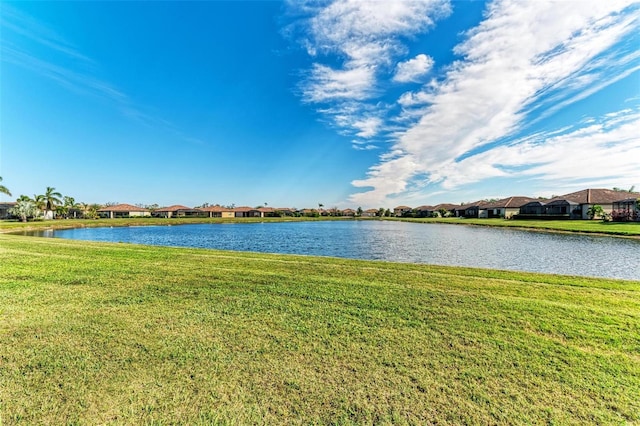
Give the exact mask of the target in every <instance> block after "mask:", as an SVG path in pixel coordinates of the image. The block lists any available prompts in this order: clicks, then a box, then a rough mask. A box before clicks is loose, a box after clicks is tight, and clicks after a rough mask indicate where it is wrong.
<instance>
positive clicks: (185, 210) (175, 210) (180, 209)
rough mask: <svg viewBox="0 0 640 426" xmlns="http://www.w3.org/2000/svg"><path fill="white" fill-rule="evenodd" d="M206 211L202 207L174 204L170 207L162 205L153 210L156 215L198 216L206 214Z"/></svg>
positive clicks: (168, 216)
mask: <svg viewBox="0 0 640 426" xmlns="http://www.w3.org/2000/svg"><path fill="white" fill-rule="evenodd" d="M204 215H205V213H204V212H203V211H202V210H201V209H195V208H194V209H192V208H191V207H187V206H181V205H173V206H169V207H162V208H159V209H156V210H155V211H154V212H153V216H156V217H167V218H170V217H198V216H204Z"/></svg>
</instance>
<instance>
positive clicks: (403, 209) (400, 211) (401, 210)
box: [393, 206, 411, 217]
mask: <svg viewBox="0 0 640 426" xmlns="http://www.w3.org/2000/svg"><path fill="white" fill-rule="evenodd" d="M407 213H411V207H409V206H398V207H394V208H393V215H394V216H395V217H403V216H405V215H406V214H407Z"/></svg>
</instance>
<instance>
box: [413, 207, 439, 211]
mask: <svg viewBox="0 0 640 426" xmlns="http://www.w3.org/2000/svg"><path fill="white" fill-rule="evenodd" d="M416 210H417V211H419V212H431V211H434V210H435V207H433V206H419V207H416Z"/></svg>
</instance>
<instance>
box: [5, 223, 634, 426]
mask: <svg viewBox="0 0 640 426" xmlns="http://www.w3.org/2000/svg"><path fill="white" fill-rule="evenodd" d="M0 269H1V273H0V301H1V302H0V380H1V383H0V418H1V423H2V424H14V423H21V424H64V423H111V422H113V423H132V424H142V423H155V424H170V423H185V424H198V423H201V424H212V423H214V424H215V423H220V424H227V423H231V424H247V423H254V424H285V423H287V424H296V423H304V424H310V423H311V424H313V423H316V424H326V423H338V424H371V423H376V424H381V423H382V424H384V423H394V424H425V423H429V422H437V423H442V424H447V423H452V424H460V423H469V424H479V423H480V424H495V423H505V424H506V423H509V424H514V423H515V424H518V423H521V424H522V423H561V424H562V423H598V422H599V423H624V422H639V421H640V400H639V399H638V395H640V282H623V281H614V280H603V279H586V278H575V277H560V276H551V275H540V274H530V273H514V272H501V271H488V270H477V269H467V268H450V267H433V266H426V265H407V264H390V263H382V262H366V261H354V260H342V259H325V258H312V257H296V256H282V255H262V254H260V255H258V254H254V253H235V252H221V251H210V250H196V249H176V248H162V247H145V246H135V245H127V244H100V243H89V242H82V241H71V240H58V239H39V238H29V237H23V236H15V235H0Z"/></svg>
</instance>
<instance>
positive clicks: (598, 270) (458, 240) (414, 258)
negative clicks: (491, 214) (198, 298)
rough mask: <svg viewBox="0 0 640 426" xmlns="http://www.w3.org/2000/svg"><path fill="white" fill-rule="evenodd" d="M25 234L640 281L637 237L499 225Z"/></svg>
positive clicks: (242, 226) (301, 225)
mask: <svg viewBox="0 0 640 426" xmlns="http://www.w3.org/2000/svg"><path fill="white" fill-rule="evenodd" d="M31 235H37V236H46V237H58V238H69V239H75V240H92V241H110V242H127V243H136V244H150V245H160V246H181V247H200V248H210V249H222V250H241V251H255V252H265V253H283V254H302V255H314V256H333V257H344V258H354V259H367V260H385V261H392V262H411V263H430V264H438V265H452V266H470V267H480V268H491V269H506V270H516V271H531V272H546V273H554V274H567V275H579V276H591V277H607V278H624V279H631V280H640V267H639V266H638V265H639V263H640V240H637V239H627V238H615V237H606V236H590V235H581V234H580V235H579V234H558V233H545V232H533V231H523V230H516V229H505V228H489V227H476V226H461V225H447V224H424V223H408V222H390V221H324V222H322V221H320V222H276V223H233V224H193V225H177V226H140V227H113V228H80V229H70V230H55V231H51V230H48V231H38V232H33V233H31Z"/></svg>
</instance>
